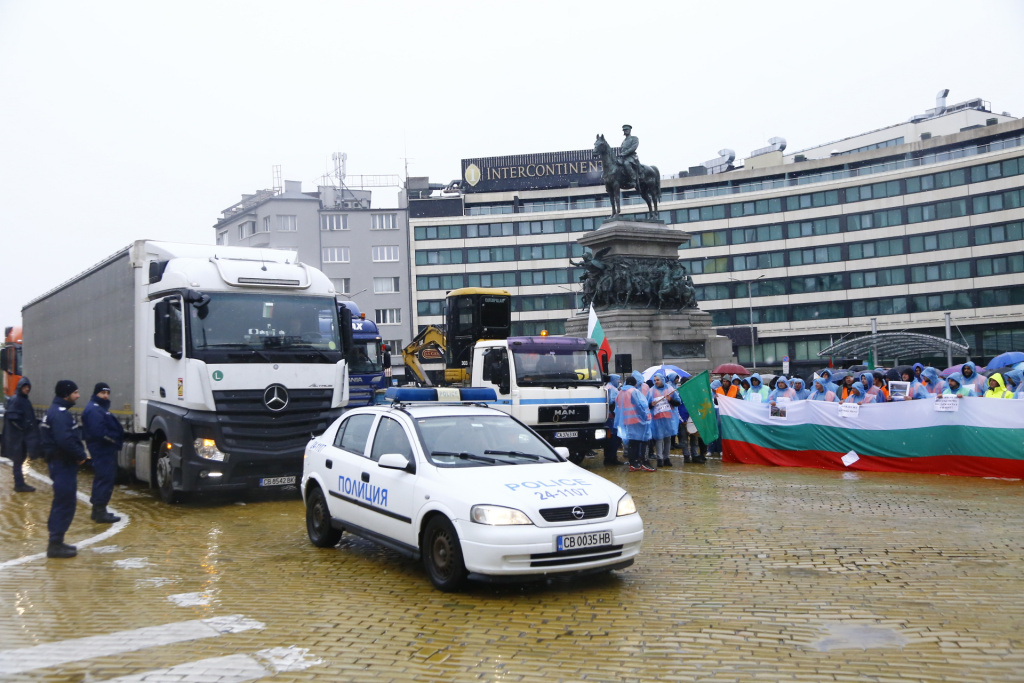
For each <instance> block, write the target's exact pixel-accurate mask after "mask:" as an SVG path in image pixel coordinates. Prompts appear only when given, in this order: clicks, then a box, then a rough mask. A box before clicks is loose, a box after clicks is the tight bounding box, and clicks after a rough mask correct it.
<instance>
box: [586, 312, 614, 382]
mask: <svg viewBox="0 0 1024 683" xmlns="http://www.w3.org/2000/svg"><path fill="white" fill-rule="evenodd" d="M587 336H588V337H590V338H591V339H593V340H594V341H596V342H597V356H598V358H603V359H604V363H603V365H604V368H605V371H606V372H611V368H610V367H609V364H610V363H611V360H612V345H611V344H609V343H608V339H607V338H605V336H604V328H602V327H601V321H600V320H598V319H597V311H595V310H594V305H593V304H591V305H590V318H589V319H588V320H587Z"/></svg>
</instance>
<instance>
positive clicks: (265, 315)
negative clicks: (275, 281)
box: [189, 292, 342, 363]
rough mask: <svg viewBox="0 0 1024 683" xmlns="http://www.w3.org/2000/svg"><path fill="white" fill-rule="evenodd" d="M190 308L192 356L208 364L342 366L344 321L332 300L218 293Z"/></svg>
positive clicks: (326, 298) (282, 295)
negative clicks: (341, 325) (341, 322)
mask: <svg viewBox="0 0 1024 683" xmlns="http://www.w3.org/2000/svg"><path fill="white" fill-rule="evenodd" d="M209 297H210V302H209V303H208V304H206V305H205V306H195V305H191V306H189V339H190V342H191V348H190V355H192V356H193V357H194V358H198V359H200V360H204V361H206V362H207V363H244V362H253V363H262V362H275V363H337V362H338V361H340V360H341V359H342V350H341V340H340V338H339V334H338V317H337V315H338V314H337V311H336V310H335V303H334V300H333V299H331V298H329V297H315V296H295V295H288V294H236V293H223V292H220V293H213V294H210V295H209Z"/></svg>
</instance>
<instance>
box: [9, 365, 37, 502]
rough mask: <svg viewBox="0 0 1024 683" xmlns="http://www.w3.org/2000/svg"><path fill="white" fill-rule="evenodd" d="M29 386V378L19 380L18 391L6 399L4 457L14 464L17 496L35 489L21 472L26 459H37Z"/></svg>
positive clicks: (30, 384)
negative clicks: (26, 481)
mask: <svg viewBox="0 0 1024 683" xmlns="http://www.w3.org/2000/svg"><path fill="white" fill-rule="evenodd" d="M30 391H32V383H31V382H30V381H29V380H28V377H22V378H21V379H19V380H18V388H17V390H15V392H14V395H13V396H11V397H10V398H9V399H7V407H6V409H5V412H4V435H3V445H4V450H3V453H4V457H5V458H10V460H11V462H12V463H14V490H15V491H16V492H18V493H32V492H33V491H35V490H36V489H35V487H34V486H29V485H28V484H27V483H25V472H24V469H23V466H24V463H25V458H27V457H32V458H38V457H39V456H38V455H37V453H36V448H37V447H38V441H39V427H38V425H39V420H37V419H36V411H35V408H33V407H32V401H30V400H29V398H28V395H29V392H30Z"/></svg>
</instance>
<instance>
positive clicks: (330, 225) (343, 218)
mask: <svg viewBox="0 0 1024 683" xmlns="http://www.w3.org/2000/svg"><path fill="white" fill-rule="evenodd" d="M320 229H321V230H348V214H344V213H323V214H320Z"/></svg>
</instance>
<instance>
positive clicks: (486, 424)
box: [416, 415, 559, 467]
mask: <svg viewBox="0 0 1024 683" xmlns="http://www.w3.org/2000/svg"><path fill="white" fill-rule="evenodd" d="M416 427H417V428H418V429H419V432H420V437H421V438H422V440H423V446H424V450H425V451H426V453H427V459H428V460H430V462H431V463H433V464H434V465H437V466H438V467H493V466H496V465H520V464H528V463H538V462H541V463H544V462H559V458H558V456H557V455H555V454H554V453H553V452H552V451H551V448H550V447H549V446H548V445H547V444H546V443H545V442H544V441H543V440H541V439H540V438H538V437H537V436H536V435H535V434H533V432H531V431H529V430H528V429H526V428H525V427H523V426H522V425H521V424H519V423H518V422H516V421H515V420H513V419H512V418H510V417H508V416H504V415H446V416H443V417H423V418H417V419H416Z"/></svg>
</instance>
